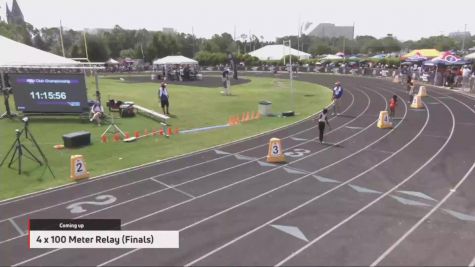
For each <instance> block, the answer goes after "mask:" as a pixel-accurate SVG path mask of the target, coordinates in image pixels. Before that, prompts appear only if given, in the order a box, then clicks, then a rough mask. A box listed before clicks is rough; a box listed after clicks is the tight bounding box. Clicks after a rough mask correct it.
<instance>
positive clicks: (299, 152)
mask: <svg viewBox="0 0 475 267" xmlns="http://www.w3.org/2000/svg"><path fill="white" fill-rule="evenodd" d="M310 152H311V151H310V150H308V149H303V148H294V149H292V151H289V152H285V155H286V156H288V157H291V158H300V157H302V156H304V155H305V154H309V153H310Z"/></svg>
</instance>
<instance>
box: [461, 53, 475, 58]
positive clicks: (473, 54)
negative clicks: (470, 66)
mask: <svg viewBox="0 0 475 267" xmlns="http://www.w3.org/2000/svg"><path fill="white" fill-rule="evenodd" d="M463 58H465V59H475V53H471V54H468V55H466V56H464V57H463Z"/></svg>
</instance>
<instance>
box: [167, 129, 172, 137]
mask: <svg viewBox="0 0 475 267" xmlns="http://www.w3.org/2000/svg"><path fill="white" fill-rule="evenodd" d="M172 134H173V133H172V128H168V130H167V135H168V136H171V135H172Z"/></svg>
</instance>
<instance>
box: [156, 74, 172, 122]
mask: <svg viewBox="0 0 475 267" xmlns="http://www.w3.org/2000/svg"><path fill="white" fill-rule="evenodd" d="M168 97H169V95H168V88H167V83H165V82H162V83H161V84H160V89H159V90H158V98H160V104H161V106H162V110H163V114H167V115H169V114H170V113H168V107H169V106H170V103H169V102H168Z"/></svg>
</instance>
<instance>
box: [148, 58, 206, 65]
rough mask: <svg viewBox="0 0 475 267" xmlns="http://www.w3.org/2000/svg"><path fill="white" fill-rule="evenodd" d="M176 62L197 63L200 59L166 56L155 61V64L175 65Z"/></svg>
mask: <svg viewBox="0 0 475 267" xmlns="http://www.w3.org/2000/svg"><path fill="white" fill-rule="evenodd" d="M174 64H190V65H196V64H198V61H196V60H194V59H191V58H187V57H184V56H166V57H164V58H159V59H157V60H155V61H153V65H174Z"/></svg>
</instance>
